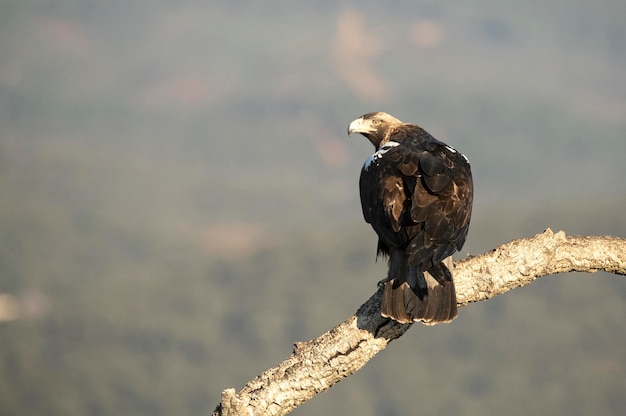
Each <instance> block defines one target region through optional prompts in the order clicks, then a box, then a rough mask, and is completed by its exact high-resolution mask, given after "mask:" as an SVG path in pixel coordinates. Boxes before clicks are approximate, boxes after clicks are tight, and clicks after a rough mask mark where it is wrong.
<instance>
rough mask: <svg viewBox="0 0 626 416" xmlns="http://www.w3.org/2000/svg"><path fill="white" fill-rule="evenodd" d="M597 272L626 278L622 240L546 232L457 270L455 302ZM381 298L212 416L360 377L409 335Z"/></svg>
mask: <svg viewBox="0 0 626 416" xmlns="http://www.w3.org/2000/svg"><path fill="white" fill-rule="evenodd" d="M601 270H602V271H606V272H610V273H615V274H620V275H626V239H622V238H617V237H581V236H567V235H565V233H564V232H563V231H559V232H558V233H556V234H554V233H553V232H552V231H551V230H549V229H548V230H546V231H545V232H543V233H542V234H537V235H536V236H534V237H532V238H524V239H519V240H514V241H511V242H510V243H507V244H504V245H502V246H500V247H498V248H497V249H495V250H492V251H490V252H488V253H485V254H481V255H479V256H475V257H471V258H467V259H464V260H461V261H458V262H456V263H455V265H454V280H455V285H456V290H457V302H458V304H459V306H463V305H466V304H468V303H470V302H477V301H482V300H487V299H489V298H492V297H494V296H496V295H499V294H502V293H505V292H508V291H509V290H511V289H514V288H516V287H521V286H525V285H527V284H529V283H531V282H532V281H533V280H535V279H536V278H538V277H542V276H547V275H551V274H555V273H562V272H573V271H576V272H587V273H594V272H597V271H601ZM381 295H382V290H380V289H379V290H378V291H376V293H374V295H372V297H371V298H370V299H368V300H367V301H366V302H365V303H364V304H363V305H361V307H360V308H359V309H358V311H357V312H356V314H355V315H354V316H351V317H350V318H348V320H346V321H345V322H343V323H341V324H339V325H337V326H336V327H335V328H333V329H331V330H330V331H328V332H327V333H325V334H323V335H321V336H319V337H317V338H315V339H313V340H311V341H307V342H298V343H296V344H295V348H294V351H293V353H292V354H291V355H290V356H289V357H288V358H287V359H286V360H285V361H283V362H282V363H281V364H279V365H278V366H277V367H274V368H271V369H269V370H267V371H265V372H264V373H263V374H261V375H259V376H257V377H256V378H254V379H253V380H251V381H249V382H248V383H247V384H246V385H245V386H244V387H243V388H242V389H241V390H240V391H239V392H235V389H226V390H224V391H223V392H222V397H221V403H220V404H219V405H218V406H217V408H216V409H215V411H214V413H213V415H222V416H231V415H284V414H287V413H289V412H290V411H292V410H293V409H295V408H296V407H298V406H300V405H301V404H302V403H304V402H305V401H307V400H309V399H310V398H312V397H313V396H315V395H316V394H317V393H320V392H322V391H325V390H327V389H329V388H330V387H332V386H333V385H334V384H335V383H337V382H339V381H341V380H342V379H344V378H345V377H347V376H349V375H351V374H353V373H354V372H356V371H357V370H359V369H360V368H361V367H363V366H364V365H365V364H366V363H367V362H368V361H369V360H370V359H371V358H372V357H373V356H374V355H376V354H377V353H378V352H380V351H382V350H383V349H385V347H386V346H387V344H388V343H389V342H391V341H392V340H394V339H396V338H399V337H400V336H402V335H403V334H404V333H405V332H406V331H407V330H408V329H409V328H410V327H411V324H406V325H402V324H398V323H396V322H394V321H390V320H388V319H385V318H383V317H381V316H380V313H379V310H380V301H381Z"/></svg>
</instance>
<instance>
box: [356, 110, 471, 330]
mask: <svg viewBox="0 0 626 416" xmlns="http://www.w3.org/2000/svg"><path fill="white" fill-rule="evenodd" d="M351 133H361V134H362V135H363V136H365V137H366V138H367V139H368V140H369V141H370V142H371V143H372V144H373V145H374V147H375V148H376V151H375V152H374V154H373V155H372V156H370V157H369V158H368V159H367V160H366V161H365V164H364V165H363V168H362V169H361V178H360V181H359V188H360V193H361V206H362V208H363V215H364V217H365V221H367V222H368V223H370V224H371V225H372V228H374V230H375V231H376V233H377V234H378V255H384V256H388V257H389V272H388V275H387V278H386V279H385V280H383V281H382V282H381V284H384V294H383V300H382V305H381V314H382V315H383V316H385V317H389V318H392V319H394V320H396V321H398V322H401V323H409V322H417V321H421V322H423V323H425V324H427V325H434V324H436V323H439V322H450V321H451V320H453V319H454V318H455V317H456V315H457V308H456V292H455V290H454V281H453V280H452V258H451V257H450V256H451V255H452V253H454V252H456V251H457V250H460V249H461V247H463V243H464V242H465V237H466V236H467V230H468V228H469V222H470V216H471V213H472V198H473V185H472V173H471V171H470V165H469V162H468V160H467V158H466V157H465V156H463V155H462V154H461V153H459V152H457V151H456V150H455V149H453V148H452V147H450V146H448V145H446V144H445V143H442V142H440V141H439V140H437V139H435V138H434V137H433V136H431V135H430V134H428V133H427V132H426V131H425V130H424V129H422V128H421V127H419V126H417V125H415V124H408V123H403V122H402V121H400V120H398V119H397V118H395V117H393V116H390V115H389V114H387V113H381V112H378V113H368V114H365V115H364V116H362V117H361V118H358V119H356V120H354V121H353V122H352V123H350V127H348V134H351Z"/></svg>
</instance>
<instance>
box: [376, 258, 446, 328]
mask: <svg viewBox="0 0 626 416" xmlns="http://www.w3.org/2000/svg"><path fill="white" fill-rule="evenodd" d="M393 254H394V253H392V258H393ZM392 263H393V261H392ZM442 266H444V267H447V268H448V270H451V268H452V259H451V258H450V257H448V258H447V259H445V260H444V262H443V263H442ZM448 270H446V272H448ZM390 271H391V268H390ZM434 274H437V275H439V274H440V273H439V272H436V273H434ZM445 274H446V277H447V278H446V279H445V280H444V281H443V282H442V283H443V284H442V283H440V282H439V281H438V280H440V279H435V278H434V277H433V276H432V275H431V273H429V272H424V273H422V272H421V271H420V270H419V268H418V267H415V266H411V267H410V268H409V271H408V273H407V272H406V269H405V271H404V273H403V274H402V273H401V274H399V275H396V276H398V277H395V278H392V279H389V280H388V281H387V282H385V284H384V291H383V300H382V304H381V308H380V310H381V315H382V316H384V317H387V318H391V319H393V320H395V321H398V322H400V323H403V324H404V323H411V322H423V323H424V324H426V325H435V324H437V323H440V322H450V321H452V320H453V319H454V318H456V316H457V306H456V292H455V288H454V281H453V280H452V276H451V272H448V273H445ZM389 277H392V275H391V273H390V276H389ZM437 277H439V276H437Z"/></svg>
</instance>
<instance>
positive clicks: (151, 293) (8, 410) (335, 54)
mask: <svg viewBox="0 0 626 416" xmlns="http://www.w3.org/2000/svg"><path fill="white" fill-rule="evenodd" d="M624 9H625V6H624V3H623V2H621V1H617V0H613V1H611V0H602V1H597V2H590V1H567V2H566V1H564V0H561V1H556V0H555V1H552V2H549V3H547V4H546V3H545V2H538V1H528V2H521V3H515V4H511V3H506V4H504V3H499V2H492V1H487V0H483V1H479V2H473V3H472V4H471V5H470V4H467V5H466V4H452V3H450V2H434V1H424V2H417V3H416V2H407V1H397V2H391V3H389V2H387V3H385V4H379V3H375V2H359V3H352V2H341V3H336V2H326V1H322V2H315V3H309V4H297V5H295V4H294V5H285V4H284V3H282V2H280V3H279V2H270V3H267V2H266V3H263V4H260V3H259V4H256V3H252V4H248V3H247V2H237V1H230V2H209V3H207V2H198V1H191V0H189V1H182V2H172V1H165V0H160V1H151V2H148V1H145V0H144V1H137V2H132V3H128V2H121V1H109V2H106V3H104V2H100V3H98V2H89V1H80V0H66V1H36V0H20V1H3V2H0V50H2V57H3V59H2V60H1V61H0V126H1V127H0V195H2V198H0V235H1V236H2V238H0V294H2V295H3V296H1V297H0V319H3V320H4V321H2V322H0V414H2V415H7V416H10V415H24V414H29V415H39V414H42V415H43V414H45V415H64V416H67V415H84V414H89V415H118V414H125V415H151V416H153V415H166V414H182V415H195V414H206V413H207V412H209V411H210V410H212V408H213V407H214V406H215V405H216V404H217V403H218V401H219V395H220V392H221V390H222V389H224V388H226V387H231V386H233V387H240V386H241V385H242V384H243V383H244V382H246V381H247V380H249V379H250V378H252V377H254V376H255V375H256V374H258V373H259V372H260V371H263V370H264V369H266V368H268V367H270V366H273V365H275V364H277V363H278V362H280V361H281V360H283V359H284V358H286V356H287V355H288V354H289V353H290V351H291V348H292V343H293V342H294V341H298V340H306V339H310V338H312V337H314V336H317V335H319V334H320V333H322V332H323V331H325V330H327V329H328V328H330V327H332V326H333V325H334V324H337V323H338V322H340V321H341V320H343V319H345V318H346V317H347V316H349V315H350V314H351V313H353V312H354V311H355V309H356V308H357V307H358V306H359V305H360V304H361V303H362V302H363V301H364V300H365V299H367V297H368V296H369V295H370V294H371V293H372V292H373V290H374V289H375V284H376V282H377V281H378V280H379V279H380V278H382V277H383V276H384V275H385V264H384V263H383V262H378V263H376V262H375V259H374V257H375V245H376V243H375V241H376V239H375V235H374V233H373V231H371V229H370V228H369V226H367V224H365V223H364V222H363V220H362V216H361V211H360V206H359V201H358V191H357V181H358V174H359V169H360V164H361V161H362V160H364V159H365V158H366V157H367V155H368V154H369V153H370V152H371V149H370V145H369V144H368V143H367V141H366V140H364V139H359V138H350V139H349V141H348V139H346V138H345V136H344V135H345V129H346V127H347V124H348V123H349V122H350V121H351V120H352V119H354V118H356V117H357V116H359V115H361V114H363V113H365V112H368V111H374V110H385V111H388V112H390V113H392V114H394V115H397V116H398V117H399V118H401V119H404V120H407V121H412V122H418V123H420V124H422V125H423V126H425V127H426V128H427V130H429V131H430V132H432V133H433V134H434V135H435V136H436V137H438V138H440V139H442V140H445V141H446V142H448V143H450V144H451V145H453V146H455V147H457V148H459V149H460V150H462V151H463V152H464V153H465V154H467V155H468V156H469V158H470V159H471V161H472V165H473V170H474V175H475V182H476V189H477V192H476V202H475V208H474V217H473V220H472V221H473V223H472V227H471V230H470V236H469V239H468V242H467V244H466V246H465V247H464V250H463V253H460V254H459V256H464V255H466V254H477V253H481V252H483V251H486V250H489V249H492V248H494V247H495V246H496V245H498V244H501V243H504V242H506V241H509V240H510V239H513V238H520V237H525V236H530V235H533V234H535V233H538V232H541V231H543V230H544V229H545V228H548V227H550V228H552V229H553V230H555V231H556V230H559V229H564V230H565V231H566V232H568V233H570V234H583V235H586V234H611V235H616V236H625V235H626V217H625V216H624V207H626V185H625V183H624V181H623V179H622V178H623V176H624V172H625V170H624V169H625V168H624V165H623V155H624V152H625V151H626V141H625V140H624V139H625V138H626V137H625V133H626V101H625V100H624V97H625V96H626V78H624V76H623V74H624V73H625V72H626V71H625V70H626V58H625V57H626V54H625V53H624V52H626V25H625V24H624V21H623V18H622V16H624V12H625V11H626V10H624ZM342 36H344V37H345V39H344V38H342ZM355 81H356V82H355ZM375 91H377V93H376V94H374V92H375ZM625 300H626V285H625V284H624V281H623V279H621V278H615V277H612V276H608V275H606V274H598V275H589V276H587V275H568V276H561V277H556V278H552V277H550V278H545V279H541V280H540V281H538V282H536V283H534V284H533V285H531V286H529V287H526V288H521V289H517V290H515V291H513V292H511V293H510V294H507V295H505V296H501V297H498V298H496V299H493V300H490V301H489V302H487V303H484V304H476V305H470V306H469V307H467V308H463V309H462V310H461V311H460V312H461V313H460V317H459V319H458V320H457V321H455V322H454V323H453V324H451V325H445V326H438V327H435V328H426V327H418V326H416V327H414V328H413V329H412V330H411V331H409V333H407V334H406V335H405V336H404V337H403V338H402V339H400V340H398V341H397V342H394V343H393V344H392V345H391V346H390V347H389V348H388V349H387V350H386V351H385V352H384V353H382V354H381V355H380V356H379V357H377V358H376V359H375V360H373V361H372V362H371V363H370V364H369V365H368V366H367V367H366V368H365V369H363V370H362V371H361V372H359V373H358V374H356V375H354V376H352V377H350V378H349V379H348V380H347V381H345V382H344V383H340V384H339V385H337V386H335V387H334V388H333V389H331V391H329V392H328V393H326V394H324V395H322V396H320V397H318V398H316V399H314V400H312V401H311V402H310V403H307V404H306V405H305V406H303V407H302V408H301V409H298V410H297V411H296V412H295V413H296V414H301V415H305V414H362V415H369V414H372V415H373V414H377V415H378V414H383V415H399V414H412V413H414V412H415V410H414V409H415V406H419V409H420V413H425V414H428V413H436V414H442V415H445V414H458V413H463V414H467V415H478V414H481V415H482V414H501V413H506V414H511V415H516V414H528V413H532V414H571V415H578V414H580V415H583V414H591V413H593V414H597V415H603V414H621V413H623V412H624V409H626V399H625V398H624V395H623V392H624V391H626V381H625V380H626V361H625V360H624V355H623V348H622V345H623V344H624V343H625V342H626V339H625V335H624V334H626V332H625V331H624V325H623V322H622V320H621V318H622V317H623V316H624V315H625V314H626V302H625Z"/></svg>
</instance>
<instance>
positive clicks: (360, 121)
mask: <svg viewBox="0 0 626 416" xmlns="http://www.w3.org/2000/svg"><path fill="white" fill-rule="evenodd" d="M403 124H404V123H403V122H402V121H400V120H398V119H397V118H395V117H394V116H392V115H389V114H387V113H383V112H375V113H367V114H365V115H363V116H361V117H359V118H357V119H356V120H354V121H353V122H352V123H350V126H349V127H348V135H350V134H352V133H361V134H362V135H363V136H365V137H367V139H368V140H369V141H370V142H371V143H372V144H373V145H374V147H375V148H376V150H378V149H379V148H380V146H382V145H384V144H385V143H387V142H388V141H389V137H390V136H391V134H392V133H393V132H394V130H395V129H396V128H398V127H400V126H402V125H403Z"/></svg>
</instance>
